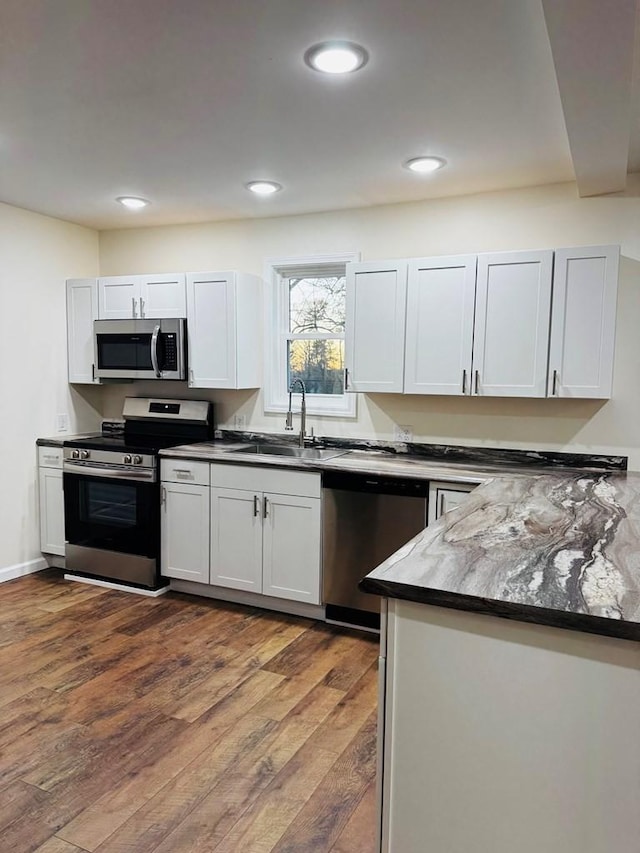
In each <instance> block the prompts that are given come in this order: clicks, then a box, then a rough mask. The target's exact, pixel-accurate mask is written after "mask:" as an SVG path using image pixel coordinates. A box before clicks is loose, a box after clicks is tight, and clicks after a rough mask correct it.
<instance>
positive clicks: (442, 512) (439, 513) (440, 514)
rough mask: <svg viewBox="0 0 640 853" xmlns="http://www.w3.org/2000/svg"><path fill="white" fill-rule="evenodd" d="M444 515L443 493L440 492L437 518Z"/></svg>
mask: <svg viewBox="0 0 640 853" xmlns="http://www.w3.org/2000/svg"><path fill="white" fill-rule="evenodd" d="M443 515H444V492H440V508H439V509H438V518H440V517H441V516H443Z"/></svg>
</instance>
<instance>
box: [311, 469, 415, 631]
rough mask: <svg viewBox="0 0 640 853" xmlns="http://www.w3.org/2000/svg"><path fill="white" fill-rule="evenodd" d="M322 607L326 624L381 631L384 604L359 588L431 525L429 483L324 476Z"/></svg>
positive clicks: (366, 476)
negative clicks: (339, 624)
mask: <svg viewBox="0 0 640 853" xmlns="http://www.w3.org/2000/svg"><path fill="white" fill-rule="evenodd" d="M322 486H323V499H324V503H323V514H324V516H323V518H324V520H323V543H322V545H323V551H322V553H323V562H322V568H323V582H322V585H323V602H324V604H325V605H326V614H327V619H328V620H329V621H333V622H340V623H345V624H348V625H360V626H362V627H367V628H379V627H380V599H379V597H378V596H376V595H368V594H367V593H364V592H360V590H359V589H358V583H359V581H360V580H362V578H363V577H364V576H365V575H366V574H368V573H369V572H370V571H371V570H372V569H375V567H376V566H378V565H380V563H382V562H383V561H384V560H386V559H387V557H389V556H391V554H393V553H394V551H397V550H398V548H400V547H401V546H402V545H404V544H405V542H408V541H409V539H412V538H413V537H414V536H415V535H416V534H417V533H419V532H420V531H421V530H423V529H424V528H425V527H426V525H427V502H428V496H429V483H428V482H423V481H420V480H411V479H404V478H402V477H387V476H381V477H379V476H377V475H369V474H354V473H351V472H349V473H345V472H336V471H325V472H324V474H323V477H322Z"/></svg>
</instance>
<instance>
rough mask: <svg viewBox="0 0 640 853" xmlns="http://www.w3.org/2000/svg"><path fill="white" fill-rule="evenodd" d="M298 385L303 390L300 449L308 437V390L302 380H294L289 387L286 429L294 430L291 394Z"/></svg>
mask: <svg viewBox="0 0 640 853" xmlns="http://www.w3.org/2000/svg"><path fill="white" fill-rule="evenodd" d="M296 384H298V385H300V388H301V389H302V403H301V405H300V442H299V444H300V447H304V441H305V438H306V437H307V397H306V394H307V389H306V388H305V387H304V382H303V381H302V379H294V380H293V382H292V383H291V385H290V386H289V411H288V412H287V420H286V421H285V425H284V428H285V429H293V412H292V411H291V394H292V393H293V389H294V387H295V386H296Z"/></svg>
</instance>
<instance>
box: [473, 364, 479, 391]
mask: <svg viewBox="0 0 640 853" xmlns="http://www.w3.org/2000/svg"><path fill="white" fill-rule="evenodd" d="M479 385H480V371H479V370H476V388H475V391H474V392H473V393H474V394H479V393H480V391H479V390H478V388H479Z"/></svg>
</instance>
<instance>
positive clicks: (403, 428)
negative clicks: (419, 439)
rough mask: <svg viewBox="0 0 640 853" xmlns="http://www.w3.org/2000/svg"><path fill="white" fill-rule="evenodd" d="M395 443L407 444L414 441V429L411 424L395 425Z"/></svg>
mask: <svg viewBox="0 0 640 853" xmlns="http://www.w3.org/2000/svg"><path fill="white" fill-rule="evenodd" d="M393 439H394V441H402V442H404V443H405V444H406V443H407V442H409V441H412V440H413V428H412V427H411V424H395V425H394V427H393Z"/></svg>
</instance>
